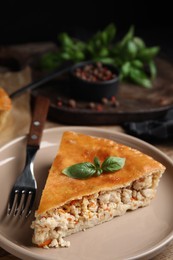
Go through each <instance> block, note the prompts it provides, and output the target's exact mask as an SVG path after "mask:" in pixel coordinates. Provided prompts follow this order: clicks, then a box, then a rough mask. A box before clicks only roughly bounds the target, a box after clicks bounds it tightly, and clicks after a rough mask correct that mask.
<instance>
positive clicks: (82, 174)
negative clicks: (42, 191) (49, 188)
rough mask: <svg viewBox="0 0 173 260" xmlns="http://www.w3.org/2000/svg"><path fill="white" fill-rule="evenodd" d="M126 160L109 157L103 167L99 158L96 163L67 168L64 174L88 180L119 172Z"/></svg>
mask: <svg viewBox="0 0 173 260" xmlns="http://www.w3.org/2000/svg"><path fill="white" fill-rule="evenodd" d="M124 164H125V158H120V157H114V156H110V157H107V158H106V159H105V160H104V162H103V163H102V165H101V164H100V160H99V159H98V157H95V158H94V163H90V162H84V163H77V164H74V165H72V166H69V167H67V168H65V169H64V170H63V171H62V173H63V174H65V175H67V176H68V177H70V178H74V179H88V178H90V177H91V176H93V175H95V176H100V174H102V173H103V172H104V173H107V172H114V171H118V170H120V169H121V168H123V167H124Z"/></svg>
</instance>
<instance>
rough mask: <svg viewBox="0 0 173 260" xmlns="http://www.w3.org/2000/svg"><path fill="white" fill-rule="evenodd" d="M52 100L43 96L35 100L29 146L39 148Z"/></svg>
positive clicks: (28, 140)
mask: <svg viewBox="0 0 173 260" xmlns="http://www.w3.org/2000/svg"><path fill="white" fill-rule="evenodd" d="M49 104H50V100H49V99H48V98H46V97H43V96H38V97H36V99H35V106H34V111H33V115H32V120H31V125H30V131H29V134H28V139H27V145H30V146H39V145H40V142H41V137H42V132H43V128H44V123H45V121H46V118H47V113H48V109H49Z"/></svg>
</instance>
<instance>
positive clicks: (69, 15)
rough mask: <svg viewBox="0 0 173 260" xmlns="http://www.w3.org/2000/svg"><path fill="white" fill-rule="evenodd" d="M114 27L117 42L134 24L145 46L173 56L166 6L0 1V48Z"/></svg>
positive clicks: (169, 13) (86, 34)
mask: <svg viewBox="0 0 173 260" xmlns="http://www.w3.org/2000/svg"><path fill="white" fill-rule="evenodd" d="M111 22H113V23H115V25H116V27H117V39H118V38H120V37H121V35H122V34H124V33H125V32H127V30H128V28H129V27H130V25H132V24H134V25H135V31H136V35H138V36H141V37H143V38H144V40H145V41H146V42H147V43H148V44H149V45H160V46H161V48H162V51H163V52H165V53H168V54H169V55H171V56H172V57H173V51H172V45H173V22H172V9H171V7H170V6H169V4H165V3H164V4H163V3H160V4H159V3H157V4H156V2H155V3H153V2H152V1H99V2H96V1H84V2H80V3H78V1H76V2H75V1H64V2H60V1H56V4H55V3H54V2H53V1H45V2H44V1H42V2H40V3H39V1H37V2H36V1H35V2H32V1H23V2H22V3H20V2H19V1H18V2H17V1H9V0H6V1H4V2H3V3H2V2H1V15H0V45H11V44H22V43H26V42H40V41H53V42H56V41H57V34H58V33H60V32H64V31H66V32H68V33H69V34H71V35H72V36H74V37H78V38H81V39H87V38H88V37H89V36H90V35H92V34H93V33H94V32H96V31H97V30H99V29H103V28H104V27H105V26H106V25H108V24H109V23H111Z"/></svg>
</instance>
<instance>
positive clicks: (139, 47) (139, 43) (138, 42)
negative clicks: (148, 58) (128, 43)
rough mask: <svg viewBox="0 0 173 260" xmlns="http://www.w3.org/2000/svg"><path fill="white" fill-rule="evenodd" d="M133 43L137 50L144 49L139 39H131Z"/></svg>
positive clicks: (143, 43)
mask: <svg viewBox="0 0 173 260" xmlns="http://www.w3.org/2000/svg"><path fill="white" fill-rule="evenodd" d="M133 41H134V43H135V44H136V46H137V48H138V50H141V49H144V48H145V42H144V41H143V40H142V39H141V38H139V37H134V38H133Z"/></svg>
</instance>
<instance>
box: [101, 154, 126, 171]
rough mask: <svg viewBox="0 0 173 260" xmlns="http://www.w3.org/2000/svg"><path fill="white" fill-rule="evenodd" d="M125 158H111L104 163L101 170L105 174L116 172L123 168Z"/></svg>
mask: <svg viewBox="0 0 173 260" xmlns="http://www.w3.org/2000/svg"><path fill="white" fill-rule="evenodd" d="M124 164H125V158H120V157H114V156H110V157H108V158H106V160H105V161H104V162H103V163H102V166H101V169H102V170H103V172H114V171H117V170H120V169H121V168H123V166H124Z"/></svg>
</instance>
